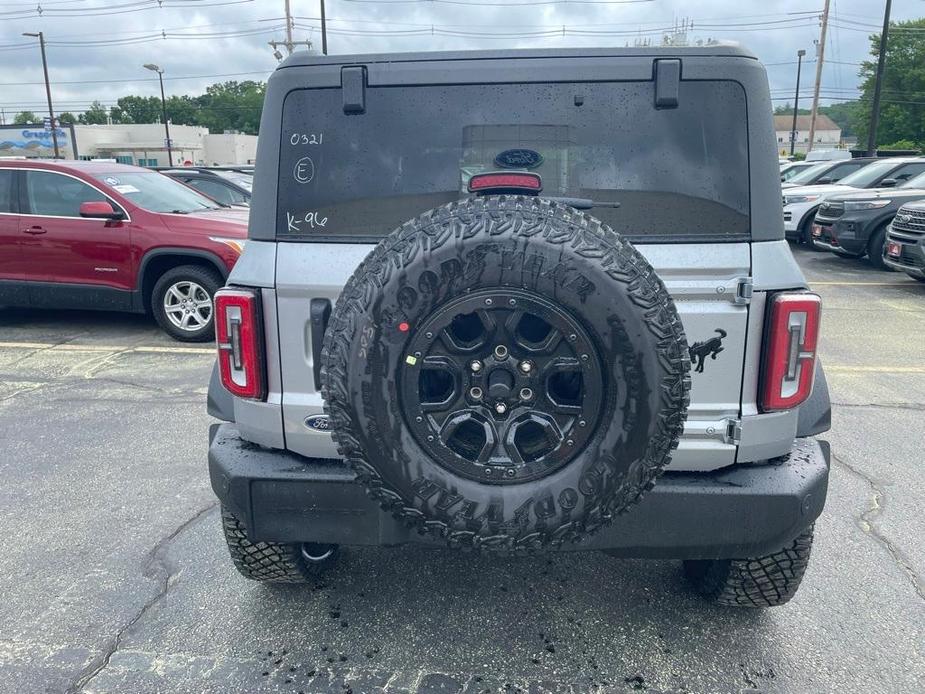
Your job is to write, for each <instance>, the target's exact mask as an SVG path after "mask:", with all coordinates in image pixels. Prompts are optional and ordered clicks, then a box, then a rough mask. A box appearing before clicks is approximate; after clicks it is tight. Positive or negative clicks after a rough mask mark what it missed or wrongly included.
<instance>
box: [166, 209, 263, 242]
mask: <svg viewBox="0 0 925 694" xmlns="http://www.w3.org/2000/svg"><path fill="white" fill-rule="evenodd" d="M247 216H248V210H246V209H243V208H237V207H222V208H220V209H217V210H203V211H202V212H190V213H189V214H163V215H161V217H162V219H163V220H164V222H165V223H166V224H167V226H169V227H170V228H171V229H183V230H186V231H189V230H194V229H199V230H202V231H204V232H208V233H210V234H214V233H216V232H219V233H221V234H222V235H223V236H229V237H232V238H242V239H243V238H246V237H247Z"/></svg>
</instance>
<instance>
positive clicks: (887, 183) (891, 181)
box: [880, 178, 899, 188]
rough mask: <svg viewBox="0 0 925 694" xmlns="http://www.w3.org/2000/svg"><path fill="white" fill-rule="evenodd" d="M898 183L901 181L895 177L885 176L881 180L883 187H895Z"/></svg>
mask: <svg viewBox="0 0 925 694" xmlns="http://www.w3.org/2000/svg"><path fill="white" fill-rule="evenodd" d="M898 184H899V181H898V180H896V179H895V178H884V179H883V180H882V181H880V187H881V188H893V187H894V186H896V185H898Z"/></svg>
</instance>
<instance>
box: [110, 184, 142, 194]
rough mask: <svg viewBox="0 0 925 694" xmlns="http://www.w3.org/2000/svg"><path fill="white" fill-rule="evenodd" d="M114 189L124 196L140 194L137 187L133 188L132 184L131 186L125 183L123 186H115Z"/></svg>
mask: <svg viewBox="0 0 925 694" xmlns="http://www.w3.org/2000/svg"><path fill="white" fill-rule="evenodd" d="M112 188H113V190H117V191H119V192H120V193H122V195H127V194H128V193H138V192H140V191H139V190H138V189H137V188H136V187H135V186H133V185H131V184H129V183H123V184H122V185H119V184H113V186H112Z"/></svg>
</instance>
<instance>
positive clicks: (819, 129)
mask: <svg viewBox="0 0 925 694" xmlns="http://www.w3.org/2000/svg"><path fill="white" fill-rule="evenodd" d="M809 125H810V116H797V127H796V132H797V139H796V147H795V148H794V151H796V152H806V151H807V149H808V148H809ZM792 127H793V116H792V115H790V116H774V130H775V131H776V134H777V149H779V150H781V151H782V152H783V150H787V151H786V154H789V153H790V129H791V128H792ZM843 146H844V145H843V144H842V139H841V128H840V127H838V124H837V123H835V121H833V120H832V119H831V118H829V117H828V116H826V115H823V114H821V113H820V114H818V115H817V116H816V131H815V133H814V134H813V149H836V148H838V147H843Z"/></svg>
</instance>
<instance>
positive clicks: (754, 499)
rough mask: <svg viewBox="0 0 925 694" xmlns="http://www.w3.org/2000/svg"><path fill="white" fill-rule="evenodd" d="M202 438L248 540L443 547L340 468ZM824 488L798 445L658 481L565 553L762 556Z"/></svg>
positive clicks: (801, 521)
mask: <svg viewBox="0 0 925 694" xmlns="http://www.w3.org/2000/svg"><path fill="white" fill-rule="evenodd" d="M209 433H210V439H211V441H210V444H209V474H210V477H211V481H212V489H213V490H214V491H215V493H216V495H217V496H218V498H219V499H220V500H221V502H222V504H224V505H225V506H226V507H228V508H229V509H230V510H231V512H232V513H234V514H235V515H236V516H238V517H239V518H240V519H241V520H242V521H243V522H244V524H245V526H246V527H247V528H248V535H249V536H250V537H251V539H252V540H264V541H277V542H321V543H333V544H345V545H400V544H406V543H419V544H435V545H437V546H442V545H440V544H439V543H437V542H436V541H435V540H433V539H432V538H430V537H429V536H422V535H418V534H417V533H416V532H414V531H411V530H408V529H407V528H406V527H404V526H403V525H402V524H401V523H399V522H398V521H396V520H394V519H393V518H392V516H391V515H389V514H387V513H385V512H383V511H382V510H381V509H380V508H379V507H378V506H377V505H376V504H374V503H373V502H372V501H370V500H369V498H368V497H367V496H366V493H365V491H364V489H363V488H362V487H361V486H360V485H358V484H357V483H356V482H355V481H354V474H353V472H352V471H350V470H349V469H348V468H347V467H345V466H344V465H343V464H342V463H341V462H340V461H320V460H311V459H308V458H303V457H301V456H298V455H294V454H291V453H286V452H282V451H272V450H269V449H264V448H261V447H259V446H255V445H253V444H251V443H248V442H246V441H243V440H242V439H241V438H240V437H239V436H238V432H237V430H236V429H235V428H234V426H233V425H230V424H213V425H212V427H211V429H210V432H209ZM828 479H829V445H828V443H826V442H824V441H816V440H813V439H797V440H796V441H795V442H794V447H793V449H792V451H791V453H790V455H789V456H786V457H784V458H782V459H778V460H777V461H775V462H774V463H768V464H764V465H740V466H734V467H732V468H729V469H727V470H721V471H717V472H712V473H666V474H664V475H663V476H662V477H661V478H660V479H659V481H658V483H657V484H656V485H655V488H654V489H652V490H651V491H649V492H648V493H647V494H646V495H645V497H644V498H643V500H642V501H641V502H640V503H639V504H638V505H637V506H636V507H634V508H633V509H631V510H630V511H629V512H628V513H627V514H625V515H623V516H620V517H619V518H618V519H617V520H616V521H615V522H614V523H613V525H611V526H609V527H608V528H606V529H605V530H603V531H601V532H599V533H598V534H596V535H594V536H593V537H591V538H589V539H588V540H587V541H585V542H584V543H581V544H579V545H576V546H572V547H565V548H564V549H599V550H603V549H606V550H609V551H612V552H613V553H616V554H619V555H622V556H627V557H653V558H675V559H709V558H714V559H719V558H731V557H754V556H761V555H764V554H769V553H771V552H774V551H776V550H778V549H780V548H781V547H783V546H784V545H786V544H787V543H788V542H790V541H791V540H792V539H793V538H794V537H796V536H797V535H799V534H800V532H802V531H803V530H804V529H805V528H806V527H807V526H808V525H809V524H811V523H812V522H813V521H815V520H816V518H817V517H818V516H819V514H820V513H821V512H822V507H823V505H824V504H825V497H826V491H827V488H828Z"/></svg>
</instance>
